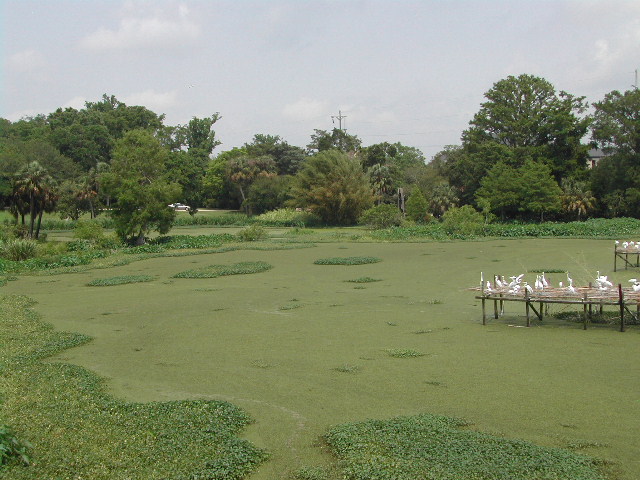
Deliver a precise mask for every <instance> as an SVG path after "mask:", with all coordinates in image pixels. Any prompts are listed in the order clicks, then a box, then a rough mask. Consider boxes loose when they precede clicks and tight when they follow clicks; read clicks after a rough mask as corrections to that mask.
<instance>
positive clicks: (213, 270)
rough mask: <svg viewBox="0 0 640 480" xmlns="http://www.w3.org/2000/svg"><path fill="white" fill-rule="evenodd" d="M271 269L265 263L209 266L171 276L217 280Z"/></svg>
mask: <svg viewBox="0 0 640 480" xmlns="http://www.w3.org/2000/svg"><path fill="white" fill-rule="evenodd" d="M272 268H273V265H270V264H268V263H266V262H240V263H234V264H232V265H209V266H206V267H202V268H197V269H193V270H186V271H184V272H180V273H177V274H175V275H173V277H172V278H217V277H223V276H226V275H245V274H249V273H260V272H266V271H267V270H270V269H272Z"/></svg>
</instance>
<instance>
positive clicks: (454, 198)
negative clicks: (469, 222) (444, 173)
mask: <svg viewBox="0 0 640 480" xmlns="http://www.w3.org/2000/svg"><path fill="white" fill-rule="evenodd" d="M427 203H428V210H429V211H430V212H431V213H432V214H433V215H435V216H436V217H442V215H444V214H445V212H446V211H447V210H449V209H450V208H453V207H455V206H457V205H458V195H457V193H456V190H455V189H454V188H453V187H452V186H451V185H449V184H448V183H446V182H440V183H438V184H436V185H434V186H433V188H432V189H431V190H430V191H429V195H428V198H427Z"/></svg>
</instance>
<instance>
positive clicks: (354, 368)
mask: <svg viewBox="0 0 640 480" xmlns="http://www.w3.org/2000/svg"><path fill="white" fill-rule="evenodd" d="M334 370H335V371H336V372H340V373H357V372H359V371H360V367H359V366H358V365H351V364H350V363H345V364H343V365H340V366H339V367H336V368H334Z"/></svg>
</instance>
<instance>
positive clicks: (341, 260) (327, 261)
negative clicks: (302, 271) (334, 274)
mask: <svg viewBox="0 0 640 480" xmlns="http://www.w3.org/2000/svg"><path fill="white" fill-rule="evenodd" d="M381 261H382V260H381V259H380V258H377V257H331V258H320V259H318V260H316V261H315V262H313V263H314V264H316V265H365V264H367V263H378V262H381Z"/></svg>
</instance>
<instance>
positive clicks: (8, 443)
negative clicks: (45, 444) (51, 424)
mask: <svg viewBox="0 0 640 480" xmlns="http://www.w3.org/2000/svg"><path fill="white" fill-rule="evenodd" d="M30 448H31V444H30V443H29V442H25V441H24V440H20V439H19V438H18V437H17V436H16V434H15V432H14V431H13V430H12V429H11V427H9V426H7V425H2V424H0V470H1V469H2V466H3V465H5V464H8V463H19V464H22V465H29V463H30V459H29V455H28V453H29V449H30Z"/></svg>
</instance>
